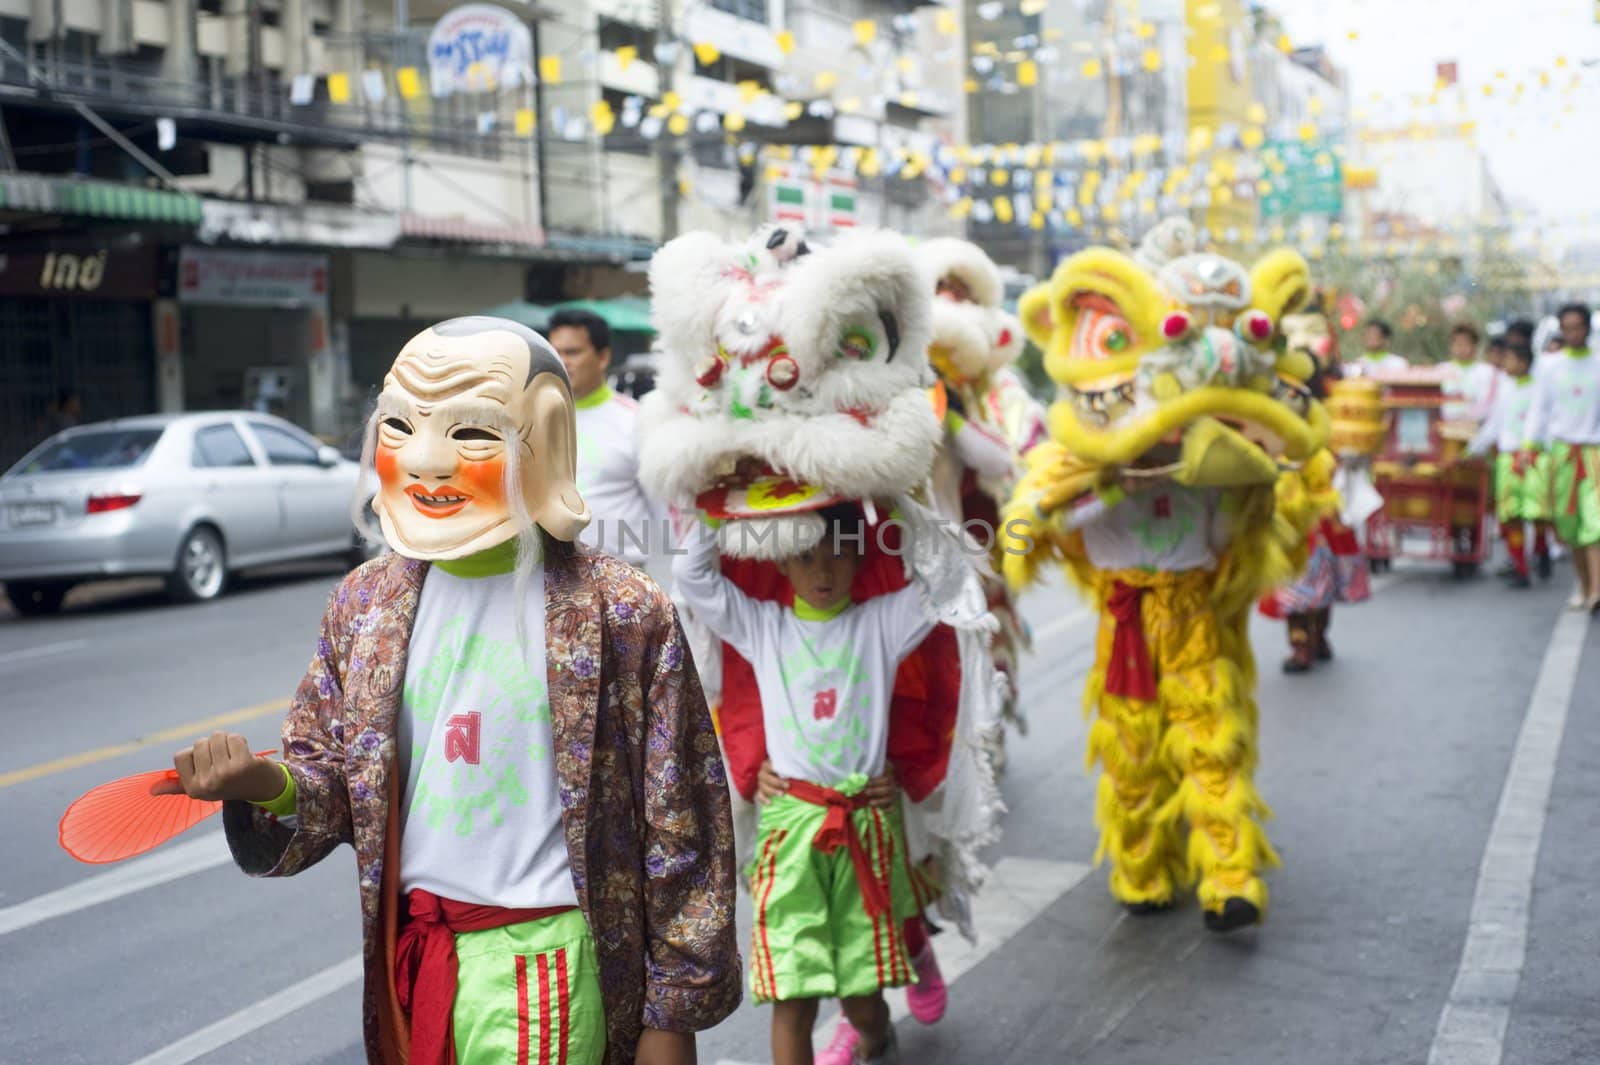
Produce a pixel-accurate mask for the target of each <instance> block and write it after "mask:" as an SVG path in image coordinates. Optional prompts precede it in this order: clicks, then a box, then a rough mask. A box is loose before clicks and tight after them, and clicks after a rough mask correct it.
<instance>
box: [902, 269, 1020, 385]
mask: <svg viewBox="0 0 1600 1065" xmlns="http://www.w3.org/2000/svg"><path fill="white" fill-rule="evenodd" d="M917 261H918V262H919V263H920V264H921V265H922V268H923V272H924V274H925V275H926V276H927V277H928V278H929V280H930V281H931V287H932V288H933V290H934V292H935V293H936V294H937V296H938V297H939V298H938V299H937V300H935V301H934V309H933V346H932V348H931V349H930V351H929V358H930V360H932V362H933V365H934V368H935V369H936V370H938V371H939V374H940V376H941V377H943V378H944V380H945V383H946V384H948V385H951V386H954V387H962V386H968V385H976V384H979V383H982V382H983V381H984V379H985V378H987V377H988V376H989V375H990V374H992V373H995V372H996V371H998V370H1001V369H1003V368H1004V367H1006V366H1009V365H1011V363H1013V362H1015V361H1016V359H1017V356H1019V355H1021V354H1022V349H1023V347H1024V346H1025V343H1026V337H1025V335H1024V332H1023V329H1022V323H1021V322H1020V321H1018V320H1017V317H1016V316H1015V315H1013V314H1011V313H1009V312H1008V311H1006V310H1005V308H1003V307H1002V306H1001V300H1002V299H1003V297H1004V295H1005V288H1004V284H1003V283H1002V281H1001V279H1000V270H999V268H998V267H996V266H995V264H994V260H992V259H990V258H989V256H988V255H987V254H985V253H984V251H983V249H982V248H980V247H978V246H977V245H976V244H973V243H970V242H969V241H965V240H957V239H955V238H954V237H939V238H937V239H934V240H928V241H923V242H922V243H921V244H919V245H918V246H917Z"/></svg>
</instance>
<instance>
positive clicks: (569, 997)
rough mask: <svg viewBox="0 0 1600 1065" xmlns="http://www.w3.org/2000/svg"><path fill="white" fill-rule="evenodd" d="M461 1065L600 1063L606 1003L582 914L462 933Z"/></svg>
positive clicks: (457, 1019) (457, 1020) (457, 1022)
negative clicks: (602, 998) (601, 996)
mask: <svg viewBox="0 0 1600 1065" xmlns="http://www.w3.org/2000/svg"><path fill="white" fill-rule="evenodd" d="M456 959H457V962H458V964H459V966H460V968H459V970H458V973H457V977H456V1003H455V1010H454V1012H453V1013H452V1023H453V1025H454V1035H455V1044H456V1065H600V1062H601V1061H602V1060H603V1059H604V1058H605V1051H606V1014H605V1004H604V1002H603V1001H602V1000H601V998H600V966H599V962H598V960H597V958H596V956H595V948H594V937H593V936H591V935H590V934H589V923H588V922H587V921H586V920H584V916H583V912H582V911H581V910H568V911H567V912H566V913H559V914H556V915H555V916H553V917H546V918H544V919H542V920H538V921H528V922H526V923H525V924H514V925H508V926H507V927H505V928H489V929H485V930H483V931H481V932H460V933H457V934H456Z"/></svg>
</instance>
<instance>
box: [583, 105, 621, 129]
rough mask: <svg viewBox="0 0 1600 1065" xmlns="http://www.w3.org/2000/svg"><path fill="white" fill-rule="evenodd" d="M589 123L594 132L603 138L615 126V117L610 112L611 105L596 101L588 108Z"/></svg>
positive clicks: (613, 113)
mask: <svg viewBox="0 0 1600 1065" xmlns="http://www.w3.org/2000/svg"><path fill="white" fill-rule="evenodd" d="M589 123H590V125H592V126H594V131H595V132H596V133H598V134H599V135H600V136H602V137H604V136H605V135H606V134H608V133H610V132H611V131H612V130H613V129H615V128H616V126H617V116H616V114H615V112H613V111H612V110H611V104H610V103H608V102H607V101H605V100H596V101H595V102H594V104H593V106H591V107H590V108H589Z"/></svg>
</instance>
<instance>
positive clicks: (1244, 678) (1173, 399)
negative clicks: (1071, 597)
mask: <svg viewBox="0 0 1600 1065" xmlns="http://www.w3.org/2000/svg"><path fill="white" fill-rule="evenodd" d="M1193 247H1194V233H1193V229H1192V227H1191V226H1190V224H1189V223H1188V222H1187V221H1186V220H1182V219H1173V220H1168V221H1167V222H1163V223H1162V224H1161V225H1160V226H1158V227H1157V228H1156V229H1155V230H1153V231H1152V232H1151V234H1150V235H1149V236H1147V237H1146V239H1145V241H1144V242H1143V243H1142V244H1141V246H1140V248H1139V250H1138V251H1137V252H1135V253H1134V254H1133V255H1132V256H1130V255H1125V254H1123V253H1121V252H1119V251H1115V250H1112V249H1110V248H1089V249H1086V250H1085V251H1083V252H1080V253H1079V254H1077V255H1074V256H1072V257H1071V258H1069V259H1067V260H1065V261H1064V262H1063V263H1062V264H1061V265H1060V266H1059V267H1058V268H1057V270H1056V272H1055V275H1054V276H1053V277H1052V278H1051V279H1050V281H1048V282H1047V283H1046V284H1044V285H1041V286H1039V287H1037V288H1035V289H1033V290H1032V291H1030V292H1029V293H1027V294H1026V295H1025V296H1024V297H1023V300H1022V303H1021V307H1020V310H1021V312H1022V317H1023V320H1024V326H1025V328H1026V329H1027V330H1028V331H1029V334H1030V335H1031V336H1032V337H1033V339H1034V340H1035V342H1036V343H1038V344H1039V345H1040V347H1042V348H1043V349H1044V351H1045V366H1046V368H1047V369H1048V371H1049V372H1050V374H1051V376H1052V377H1053V378H1055V380H1056V381H1057V382H1058V383H1059V384H1060V386H1061V388H1060V398H1059V399H1058V401H1057V402H1056V403H1055V404H1054V405H1053V406H1052V407H1051V410H1050V435H1051V440H1050V441H1049V442H1047V443H1044V444H1041V445H1040V446H1039V447H1037V448H1036V449H1035V450H1034V451H1033V452H1032V453H1031V455H1030V456H1029V461H1028V466H1027V470H1026V473H1025V475H1024V477H1023V479H1022V480H1021V481H1020V482H1019V483H1018V485H1017V488H1016V490H1015V492H1014V494H1013V496H1012V498H1011V500H1010V502H1009V503H1008V505H1007V507H1006V510H1005V514H1004V526H1005V531H1006V541H1005V558H1004V567H1005V571H1006V576H1007V578H1008V580H1010V581H1011V583H1012V584H1013V585H1016V586H1021V585H1023V584H1026V583H1028V582H1029V581H1030V580H1031V579H1033V578H1034V577H1035V576H1036V575H1037V574H1038V571H1039V569H1040V567H1041V566H1042V565H1043V564H1045V563H1047V562H1050V561H1058V562H1061V563H1063V564H1064V565H1065V566H1066V568H1067V570H1068V572H1069V573H1070V574H1071V576H1072V577H1073V578H1074V580H1075V582H1076V583H1077V584H1078V585H1079V586H1080V588H1081V589H1082V590H1083V591H1084V592H1085V593H1086V594H1087V595H1088V596H1090V597H1091V598H1092V600H1093V602H1094V603H1095V605H1096V607H1097V608H1098V610H1099V612H1100V624H1099V631H1098V634H1097V639H1096V648H1095V664H1094V668H1093V671H1092V672H1091V674H1090V678H1089V682H1088V686H1087V690H1086V692H1085V694H1084V700H1085V708H1086V711H1088V712H1091V713H1092V714H1093V715H1094V721H1093V724H1092V726H1091V728H1090V732H1089V741H1088V762H1089V764H1090V765H1091V766H1093V765H1095V764H1098V765H1099V766H1100V767H1101V769H1102V776H1101V778H1100V783H1099V792H1098V797H1097V801H1096V823H1097V825H1098V827H1099V828H1100V833H1101V835H1100V846H1099V849H1098V851H1097V855H1096V860H1097V861H1098V860H1101V859H1104V858H1109V860H1110V864H1111V873H1110V888H1111V893H1112V895H1113V896H1115V897H1116V898H1117V899H1119V900H1120V901H1122V902H1123V903H1124V904H1126V905H1127V906H1128V907H1129V909H1130V910H1132V911H1133V912H1135V913H1145V912H1151V911H1154V910H1159V909H1164V908H1166V907H1168V906H1170V905H1171V904H1172V902H1173V899H1174V895H1175V893H1176V891H1177V890H1178V888H1179V887H1180V886H1188V885H1192V884H1194V883H1196V882H1198V894H1199V899H1200V903H1201V906H1202V908H1203V909H1204V911H1205V921H1206V925H1207V927H1209V928H1211V929H1213V930H1215V931H1229V930H1232V929H1234V928H1238V927H1242V926H1244V925H1247V924H1254V923H1257V922H1259V921H1260V920H1261V918H1262V917H1263V915H1264V914H1265V912H1266V907H1267V887H1266V883H1265V881H1264V880H1263V879H1262V877H1261V873H1262V871H1263V869H1265V868H1266V867H1269V866H1273V865H1276V864H1277V856H1276V855H1275V854H1274V852H1273V850H1272V847H1271V845H1270V844H1269V843H1268V841H1267V837H1266V833H1265V831H1264V830H1263V829H1262V827H1261V821H1262V820H1264V819H1265V818H1266V817H1268V816H1270V815H1269V811H1268V809H1267V806H1266V804H1265V803H1264V802H1263V801H1262V799H1261V797H1260V795H1258V794H1257V792H1256V788H1255V784H1254V782H1253V780H1252V776H1253V770H1254V767H1255V764H1256V753H1257V752H1256V706H1255V701H1254V689H1255V680H1256V677H1255V664H1254V659H1253V656H1252V655H1251V651H1250V645H1249V638H1248V634H1247V624H1248V619H1249V614H1250V611H1251V608H1252V607H1253V605H1254V604H1255V602H1256V600H1257V598H1258V597H1259V596H1260V595H1261V594H1262V593H1263V592H1264V591H1266V590H1267V589H1270V588H1272V587H1273V586H1275V585H1277V584H1279V583H1281V582H1282V581H1284V580H1285V579H1287V578H1289V577H1290V576H1292V575H1293V574H1294V573H1295V572H1296V571H1297V570H1298V569H1299V567H1300V566H1302V565H1303V564H1304V560H1305V543H1306V531H1307V529H1308V527H1309V525H1310V523H1311V522H1312V521H1313V520H1314V515H1313V513H1312V511H1313V509H1314V508H1311V507H1307V506H1305V505H1304V501H1303V497H1300V496H1299V495H1298V493H1295V492H1294V491H1292V488H1293V485H1292V484H1288V485H1285V486H1284V488H1289V489H1291V491H1288V492H1285V491H1283V489H1280V488H1278V487H1277V482H1278V480H1279V477H1280V474H1282V473H1283V471H1284V470H1285V469H1286V468H1287V469H1289V470H1291V471H1292V470H1294V469H1296V468H1297V467H1299V466H1300V465H1302V464H1304V463H1306V462H1308V461H1309V460H1311V459H1312V458H1313V457H1314V456H1315V455H1316V454H1317V453H1318V451H1319V450H1320V449H1321V448H1322V446H1323V444H1324V442H1325V441H1326V438H1327V432H1328V419H1327V415H1326V413H1325V412H1324V411H1323V408H1322V407H1321V405H1320V404H1318V403H1317V402H1316V401H1315V399H1314V398H1313V397H1312V394H1311V391H1310V389H1309V388H1308V387H1307V385H1306V382H1307V380H1308V379H1309V378H1310V377H1311V374H1312V372H1313V369H1314V366H1313V365H1312V363H1311V361H1310V360H1309V358H1307V357H1305V356H1304V355H1303V354H1299V353H1294V352H1289V353H1280V350H1279V349H1278V348H1276V347H1275V346H1274V340H1275V339H1276V338H1277V330H1276V322H1277V321H1278V320H1279V319H1281V317H1282V316H1283V315H1284V314H1286V313H1289V312H1292V311H1294V310H1295V309H1296V308H1298V307H1299V306H1300V305H1301V304H1302V303H1303V302H1304V301H1305V299H1306V298H1307V295H1308V294H1309V292H1310V278H1309V272H1308V270H1307V267H1306V264H1305V261H1304V259H1302V258H1301V257H1300V256H1299V255H1298V254H1296V253H1294V252H1292V251H1288V250H1278V251H1275V252H1272V253H1270V254H1269V255H1267V256H1266V257H1264V258H1263V259H1261V260H1260V261H1259V262H1258V263H1256V264H1255V266H1254V267H1253V268H1252V269H1250V270H1246V269H1245V268H1244V267H1243V266H1241V265H1240V264H1238V263H1236V262H1233V261H1232V260H1230V259H1227V258H1224V257H1223V256H1220V255H1216V254H1212V253H1205V252H1195V251H1194V250H1193ZM1288 476H1289V477H1291V478H1296V479H1297V478H1298V475H1297V474H1294V473H1290V474H1289V475H1288ZM1180 822H1183V823H1186V824H1187V826H1188V828H1189V834H1188V841H1187V844H1186V845H1185V844H1184V843H1183V841H1182V839H1181V835H1180Z"/></svg>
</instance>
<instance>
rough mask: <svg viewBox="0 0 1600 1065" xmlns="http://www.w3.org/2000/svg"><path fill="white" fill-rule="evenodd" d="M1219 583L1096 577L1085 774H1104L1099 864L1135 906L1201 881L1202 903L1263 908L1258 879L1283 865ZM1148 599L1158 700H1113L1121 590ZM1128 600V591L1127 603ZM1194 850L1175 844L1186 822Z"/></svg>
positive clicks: (1204, 575) (1143, 612)
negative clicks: (1270, 832)
mask: <svg viewBox="0 0 1600 1065" xmlns="http://www.w3.org/2000/svg"><path fill="white" fill-rule="evenodd" d="M1215 579H1216V575H1215V574H1214V573H1212V572H1210V571H1206V570H1189V571H1185V572H1182V573H1163V572H1146V571H1143V570H1124V571H1118V572H1105V573H1100V574H1098V575H1097V580H1096V599H1097V605H1098V606H1099V608H1100V629H1099V634H1098V636H1097V639H1096V643H1095V668H1094V671H1093V672H1092V673H1091V674H1090V677H1089V684H1088V688H1087V690H1086V691H1085V693H1084V702H1085V708H1086V710H1089V711H1093V713H1094V721H1093V723H1092V725H1091V726H1090V729H1089V749H1088V764H1089V766H1090V767H1093V766H1094V765H1095V763H1097V762H1098V763H1099V764H1100V766H1101V767H1102V769H1103V774H1102V775H1101V777H1100V783H1099V794H1098V796H1097V798H1096V803H1095V823H1096V825H1097V826H1098V827H1099V829H1100V846H1099V849H1098V851H1096V854H1095V860H1096V861H1097V862H1098V861H1100V860H1102V859H1103V858H1110V860H1111V894H1112V895H1113V896H1114V897H1116V898H1117V899H1119V900H1121V901H1123V902H1128V903H1158V904H1161V903H1167V902H1170V901H1171V899H1172V896H1173V892H1174V890H1175V888H1177V887H1178V886H1180V885H1182V886H1188V885H1191V884H1193V883H1194V882H1195V881H1196V880H1198V881H1199V897H1200V904H1201V906H1203V907H1204V908H1205V909H1207V910H1212V911H1220V910H1221V909H1222V905H1223V903H1224V902H1225V901H1226V900H1227V899H1229V898H1233V897H1239V898H1244V899H1247V900H1248V901H1250V902H1251V903H1253V904H1254V905H1255V906H1256V907H1257V908H1258V909H1259V910H1260V911H1261V913H1262V914H1265V913H1266V909H1267V886H1266V883H1265V881H1263V880H1262V879H1261V877H1260V875H1259V872H1260V870H1261V869H1262V867H1264V866H1276V865H1277V864H1278V857H1277V855H1276V854H1274V853H1273V851H1272V846H1271V844H1269V843H1268V842H1267V836H1266V833H1265V832H1264V831H1263V830H1262V828H1261V826H1260V824H1259V820H1258V819H1262V818H1266V817H1269V816H1271V813H1270V811H1269V810H1268V809H1267V807H1266V804H1265V803H1263V802H1262V801H1261V797H1260V796H1259V795H1258V794H1257V793H1256V789H1255V785H1254V783H1253V782H1252V780H1251V774H1252V772H1253V771H1254V769H1255V761H1256V722H1255V704H1254V702H1253V701H1252V700H1251V692H1250V687H1251V684H1252V680H1251V675H1252V674H1253V670H1252V669H1251V667H1250V664H1249V662H1248V661H1240V658H1241V657H1242V656H1245V655H1248V653H1249V652H1248V645H1247V644H1244V643H1243V634H1242V632H1241V633H1240V634H1239V638H1238V639H1230V637H1229V634H1228V633H1226V632H1223V631H1222V629H1221V627H1220V625H1219V622H1218V618H1217V615H1216V612H1215V609H1214V607H1213V606H1212V604H1211V601H1210V592H1211V589H1212V586H1213V584H1214V582H1215ZM1119 582H1120V583H1121V584H1123V585H1126V586H1131V587H1132V588H1134V589H1137V590H1139V591H1140V592H1142V600H1141V601H1140V602H1139V604H1138V614H1139V616H1140V618H1141V620H1142V621H1143V629H1144V641H1145V646H1146V648H1147V651H1148V657H1149V665H1150V667H1151V672H1153V674H1154V676H1155V681H1156V697H1155V699H1154V700H1153V701H1146V700H1143V699H1138V698H1131V697H1128V696H1125V695H1114V694H1111V693H1110V692H1108V691H1106V676H1107V672H1108V667H1109V665H1110V661H1111V653H1112V646H1113V643H1114V641H1115V636H1116V630H1117V621H1116V619H1115V617H1114V616H1113V615H1112V611H1111V606H1110V602H1111V597H1112V595H1113V592H1114V591H1115V590H1116V587H1117V584H1118V583H1119ZM1126 594H1127V593H1126V592H1125V593H1124V595H1126ZM1180 820H1182V821H1184V822H1186V823H1187V825H1188V829H1189V837H1188V846H1187V849H1186V851H1185V849H1184V848H1182V847H1181V846H1180V843H1181V837H1180V835H1179V824H1178V823H1179V821H1180Z"/></svg>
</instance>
